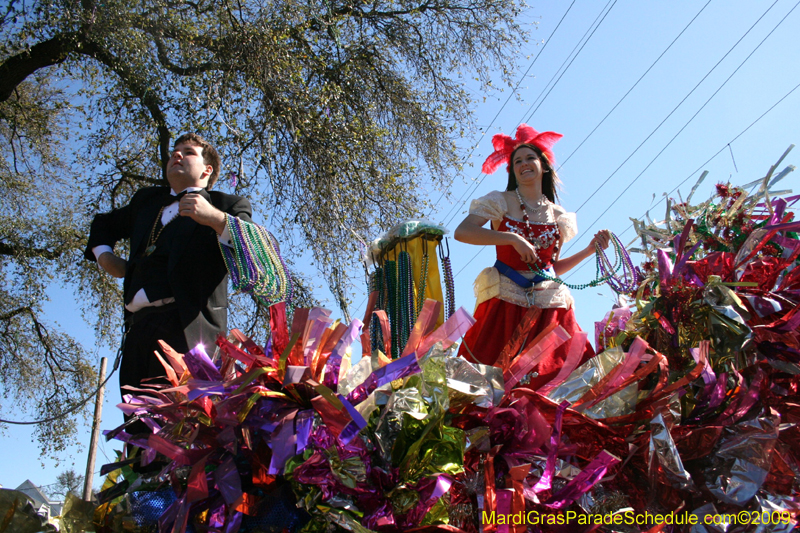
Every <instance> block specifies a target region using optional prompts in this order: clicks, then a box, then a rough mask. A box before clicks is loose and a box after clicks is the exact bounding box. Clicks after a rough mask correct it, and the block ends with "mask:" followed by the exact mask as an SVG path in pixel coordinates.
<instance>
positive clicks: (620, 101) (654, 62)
mask: <svg viewBox="0 0 800 533" xmlns="http://www.w3.org/2000/svg"><path fill="white" fill-rule="evenodd" d="M711 1H712V0H708V2H706V4H705V5H704V6H703V7H702V8H701V9H700V11H698V12H697V14H696V15H695V16H694V17H693V18H692V20H691V21H689V23H688V24H687V25H686V26H685V27H684V28H683V30H681V32H680V33H679V34H678V35H677V36H676V37H675V38H674V39H673V40H672V42H671V43H670V44H669V46H667V48H665V49H664V51H663V52H661V55H659V56H658V58H656V60H655V61H653V63H652V64H651V65H650V66H649V67H648V68H647V70H646V71H645V72H644V74H642V75H641V76H640V77H639V79H638V80H637V81H636V83H634V84H633V85H632V86H631V88H630V89H628V91H627V92H626V93H625V95H624V96H623V97H622V98H621V99H620V100H619V101H618V102H617V103H616V105H614V107H613V108H612V109H611V111H609V112H608V113H607V114H606V116H605V117H603V119H602V120H601V121H600V123H599V124H597V126H595V127H594V129H593V130H592V131H591V132H590V133H589V135H587V136H586V138H585V139H583V141H581V143H580V144H579V145H578V147H577V148H575V150H573V151H572V153H571V154H570V155H569V157H567V159H566V160H565V161H564V163H562V165H561V166H563V165H564V164H566V162H567V161H568V160H569V158H570V157H572V155H573V154H575V152H577V151H578V148H580V147H581V146H583V143H585V142H586V140H587V139H588V138H589V137H590V136H591V135H592V134H593V133H594V132H595V131H596V130H597V129H598V128H599V127H600V126H601V125H602V124H603V122H605V120H606V119H607V118H608V117H609V115H611V113H613V112H614V110H615V109H616V108H617V107H618V106H619V105H620V104H621V103H622V101H623V100H625V98H626V97H627V96H628V95H629V94H630V93H631V91H633V89H634V88H635V87H636V86H637V85H638V84H639V82H640V81H642V79H643V78H644V77H645V76H646V75H647V73H649V72H650V71H651V70H652V69H653V67H654V66H655V65H656V63H658V62H659V61H660V60H661V58H662V57H663V56H664V54H666V53H667V51H668V50H669V49H670V48H671V47H672V45H674V44H675V42H676V41H677V40H678V39H679V38H680V37H681V35H683V34H684V33H685V32H686V30H687V29H688V28H689V26H691V25H692V23H693V22H694V21H695V20H696V19H697V18H698V17H699V16H700V14H701V13H702V12H703V11H704V10H705V8H706V7H707V6H708V4H710V3H711ZM776 2H777V0H776ZM773 5H774V4H773ZM607 6H608V4H606V7H607ZM611 7H612V8H613V7H614V6H613V5H612V6H611ZM604 10H605V8H604ZM609 11H611V9H609V10H608V11H606V12H605V14H606V15H608V12H609ZM602 14H603V12H602V11H601V13H600V15H598V16H597V18H596V19H595V22H597V20H598V19H599V18H600V16H601V15H602ZM762 16H763V15H762ZM603 20H605V16H603ZM603 20H600V22H601V23H602V22H603ZM593 24H594V23H593ZM597 26H598V27H599V24H598V25H597ZM595 30H597V27H595ZM589 31H591V26H590V28H589V30H587V31H586V33H589ZM586 33H585V34H584V37H585V36H586ZM593 34H594V32H592V35H593ZM589 37H590V38H591V35H590V36H589ZM582 39H583V38H581V40H582ZM587 42H588V39H587ZM579 43H580V41H579ZM584 45H585V42H584ZM576 48H577V45H576ZM581 49H582V48H581ZM573 51H574V49H573ZM578 53H580V51H578ZM570 55H571V54H570ZM575 57H577V55H576V56H575ZM568 58H569V56H568ZM573 59H574V58H573ZM723 59H724V58H723ZM565 62H566V61H565ZM570 64H572V63H570ZM562 66H563V63H562ZM567 68H569V67H567ZM559 70H560V68H559ZM559 79H560V78H559ZM704 79H705V78H704ZM701 81H702V80H701ZM548 94H549V93H548ZM690 94H691V93H690ZM540 96H541V93H540ZM687 98H688V95H687ZM537 100H538V97H537ZM684 100H685V98H684ZM679 105H680V104H679ZM537 109H538V107H537ZM535 112H536V110H534V113H535ZM673 112H674V110H673ZM532 116H533V113H531V117H532ZM667 118H669V117H667ZM529 119H530V117H529ZM664 120H666V119H664ZM662 123H663V122H662ZM659 126H660V125H659ZM651 135H652V134H651ZM645 140H646V139H645ZM634 153H635V152H634ZM631 155H633V154H631ZM628 159H630V157H629V158H628ZM626 161H627V160H626ZM623 164H624V163H623ZM617 170H619V169H617ZM612 176H613V174H612ZM609 179H611V176H609V177H608V178H607V179H606V182H607V181H608V180H609ZM481 181H483V180H481ZM604 183H605V182H604ZM478 185H480V183H479V184H478ZM598 190H599V188H598ZM595 192H597V191H595ZM465 194H466V193H465ZM462 197H463V196H462ZM589 198H591V196H590V197H589ZM585 203H586V202H584V204H585ZM581 207H583V205H581ZM579 210H580V207H579V208H578V209H576V210H575V212H576V213H577V212H578V211H579ZM448 214H449V212H448ZM451 221H452V219H451ZM449 222H450V221H448V224H449ZM479 253H480V251H479V252H477V253H476V254H475V255H473V256H472V258H471V259H470V260H469V261H467V262H466V263H465V264H464V266H463V267H461V270H459V271H458V273H456V274H455V276H453V277H458V275H459V274H460V273H461V272H463V271H464V269H465V268H466V267H467V266H468V265H469V264H470V263H472V261H474V260H475V259H476V258H477V257H478V254H479Z"/></svg>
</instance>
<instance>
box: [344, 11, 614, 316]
mask: <svg viewBox="0 0 800 533" xmlns="http://www.w3.org/2000/svg"><path fill="white" fill-rule="evenodd" d="M615 1H616V0H615ZM575 2H576V0H572V3H571V4H570V5H569V7H568V8H567V10H566V11H565V12H564V14H563V15H562V16H561V19H560V20H559V21H558V24H556V27H555V28H554V29H553V31H552V32H551V33H550V36H549V37H548V38H547V39H545V41H544V45H542V48H541V49H540V50H539V52H538V53H537V54H536V56H535V57H534V58H533V61H531V64H530V65H528V68H527V70H525V73H524V74H523V75H522V76H521V77H520V79H519V81H517V84H516V85H515V86H514V89H513V90H512V92H511V94H509V95H508V98H506V101H505V102H503V105H502V106H501V107H500V110H499V111H497V113H495V115H494V118H492V121H491V122H490V123H489V125H488V126H487V127H486V129H485V130H484V131H483V133H482V134H481V136H480V138H479V139H478V141H477V142H475V143H474V144H473V146H472V150H470V152H469V154H467V157H466V158H465V161H466V160H469V158H470V157H472V154H473V153H475V149H476V148H477V147H478V145H479V144H480V141H481V140H483V138H484V137H485V136H486V134H487V133H488V132H489V130H490V129H491V127H492V126H493V125H494V122H495V121H496V120H497V117H499V116H500V113H501V112H502V111H503V109H504V108H505V107H506V105H507V104H508V102H509V101H510V100H511V97H512V96H514V94H515V93H516V92H517V89H519V86H520V85H521V84H522V81H523V80H524V79H525V78H527V77H528V74H529V73H530V71H531V69H532V68H533V65H535V64H536V61H537V60H538V59H539V56H541V55H542V53H543V52H544V51H545V48H547V45H548V44H549V43H550V41H551V40H552V39H553V36H554V35H555V34H556V32H557V31H558V29H559V28H560V27H561V23H562V22H564V19H566V18H567V15H568V14H569V12H570V11H571V10H572V6H574V5H575ZM481 174H482V172H479V173H478V175H477V176H475V179H477V178H479V177H480V175H481ZM484 179H485V176H484ZM481 183H483V179H482V180H481V181H480V182H478V184H477V185H476V186H475V187H476V188H477V187H479V186H480V184H481ZM468 193H470V194H471V192H470V191H469V187H468V188H467V191H465V192H464V193H463V194H462V195H461V196H460V197H459V198H458V200H457V201H456V202H455V204H453V206H452V207H451V208H450V210H449V211H447V213H445V215H444V217H442V218H443V219H444V218H446V217H447V216H448V215H449V214H450V213H451V212H452V211H453V209H455V208H456V206H458V205H460V204H461V202H462V201H463V200H464V196H466V195H467V194H468ZM444 194H445V193H444V192H442V194H441V195H439V198H438V199H437V200H436V201H435V202H434V203H433V206H431V211H429V213H428V216H429V217H430V216H431V215H432V214H433V209H434V208H435V207H436V206H437V205H438V204H439V203H440V202H441V201H442V198H444ZM453 216H455V215H453ZM451 220H452V219H451ZM448 224H449V222H448ZM459 272H461V271H459ZM367 298H369V295H367V296H365V297H364V299H363V300H362V302H361V303H360V304H359V305H358V307H357V308H356V309H361V307H362V306H363V305H364V303H366V301H367Z"/></svg>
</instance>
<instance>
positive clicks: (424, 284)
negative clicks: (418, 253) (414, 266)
mask: <svg viewBox="0 0 800 533" xmlns="http://www.w3.org/2000/svg"><path fill="white" fill-rule="evenodd" d="M429 263H430V256H429V255H428V252H427V251H426V252H425V254H424V255H423V256H422V269H421V272H420V275H419V287H417V306H416V309H415V312H414V323H415V324H416V322H417V319H418V318H419V313H420V312H421V311H422V306H423V305H424V304H425V290H426V289H427V288H428V267H429Z"/></svg>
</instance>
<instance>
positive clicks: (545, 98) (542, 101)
mask: <svg viewBox="0 0 800 533" xmlns="http://www.w3.org/2000/svg"><path fill="white" fill-rule="evenodd" d="M611 1H612V0H609V2H608V4H606V6H605V7H604V8H603V11H605V14H603V11H601V12H600V15H597V18H596V19H594V22H593V23H592V26H594V29H592V26H589V29H588V30H586V33H584V34H583V37H581V41H583V44H581V41H578V44H577V45H575V48H573V49H572V52H575V49H576V48H578V46H580V48H579V49H578V52H577V53H576V54H575V55H574V56H572V59H571V60H570V59H569V56H567V59H565V60H564V63H562V64H561V66H562V67H563V66H564V64H565V63H566V62H567V61H568V60H569V64H567V66H566V68H564V71H563V72H561V75H558V71H556V74H555V75H554V76H553V77H554V78H555V76H556V75H558V79H556V81H555V83H553V85H552V86H551V87H550V90H548V91H547V94H545V95H544V98H542V100H541V102H539V104H538V105H537V106H536V107H535V108H534V109H533V111H531V114H530V115H528V118H527V119H526V120H525V122H529V121H530V120H531V119H532V118H533V115H534V114H535V113H536V112H537V111H538V110H539V108H540V107H541V106H542V104H543V103H544V101H545V100H547V97H548V96H550V93H551V92H553V89H555V87H556V85H558V82H559V81H561V78H562V77H563V76H564V74H566V72H567V70H569V67H571V66H572V63H573V62H574V61H575V60H576V59H577V58H578V56H579V55H580V53H581V52H582V51H583V48H584V47H585V46H586V43H588V42H589V40H590V39H591V38H592V37H593V36H594V33H595V32H596V31H597V28H599V27H600V25H601V24H602V23H603V21H604V20H605V19H606V17H607V16H608V14H609V13H610V12H611V10H612V9H613V8H614V6H615V5H616V4H617V0H613V2H614V3H613V4H612V3H611ZM609 4H611V7H608V5H609ZM606 7H608V10H607V11H606ZM601 15H602V18H600V16H601ZM598 19H599V20H600V22H597V21H598ZM590 31H591V33H589V32H590ZM587 34H588V35H589V36H588V37H586V35H587ZM584 37H585V38H586V40H583V39H584ZM572 52H570V55H572ZM559 70H561V67H559ZM551 81H552V79H551ZM548 85H549V84H548ZM545 90H547V86H545V88H544V89H543V90H542V92H544V91H545ZM541 95H542V93H539V96H541ZM538 99H539V98H538V97H537V98H536V100H538ZM536 100H534V101H533V103H534V104H536Z"/></svg>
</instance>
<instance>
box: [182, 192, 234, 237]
mask: <svg viewBox="0 0 800 533" xmlns="http://www.w3.org/2000/svg"><path fill="white" fill-rule="evenodd" d="M178 214H179V215H180V216H182V217H189V218H191V219H192V220H194V221H195V222H197V223H198V224H202V225H203V226H209V227H211V228H212V229H213V230H214V231H216V232H217V235H222V232H223V231H225V224H226V221H227V218H226V217H225V213H223V212H222V211H220V210H219V209H217V208H216V207H214V206H213V205H211V204H210V203H209V202H208V200H206V199H205V198H203V197H202V196H200V195H199V194H192V193H189V194H187V195H186V196H184V197H183V198H181V201H180V203H179V204H178Z"/></svg>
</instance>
